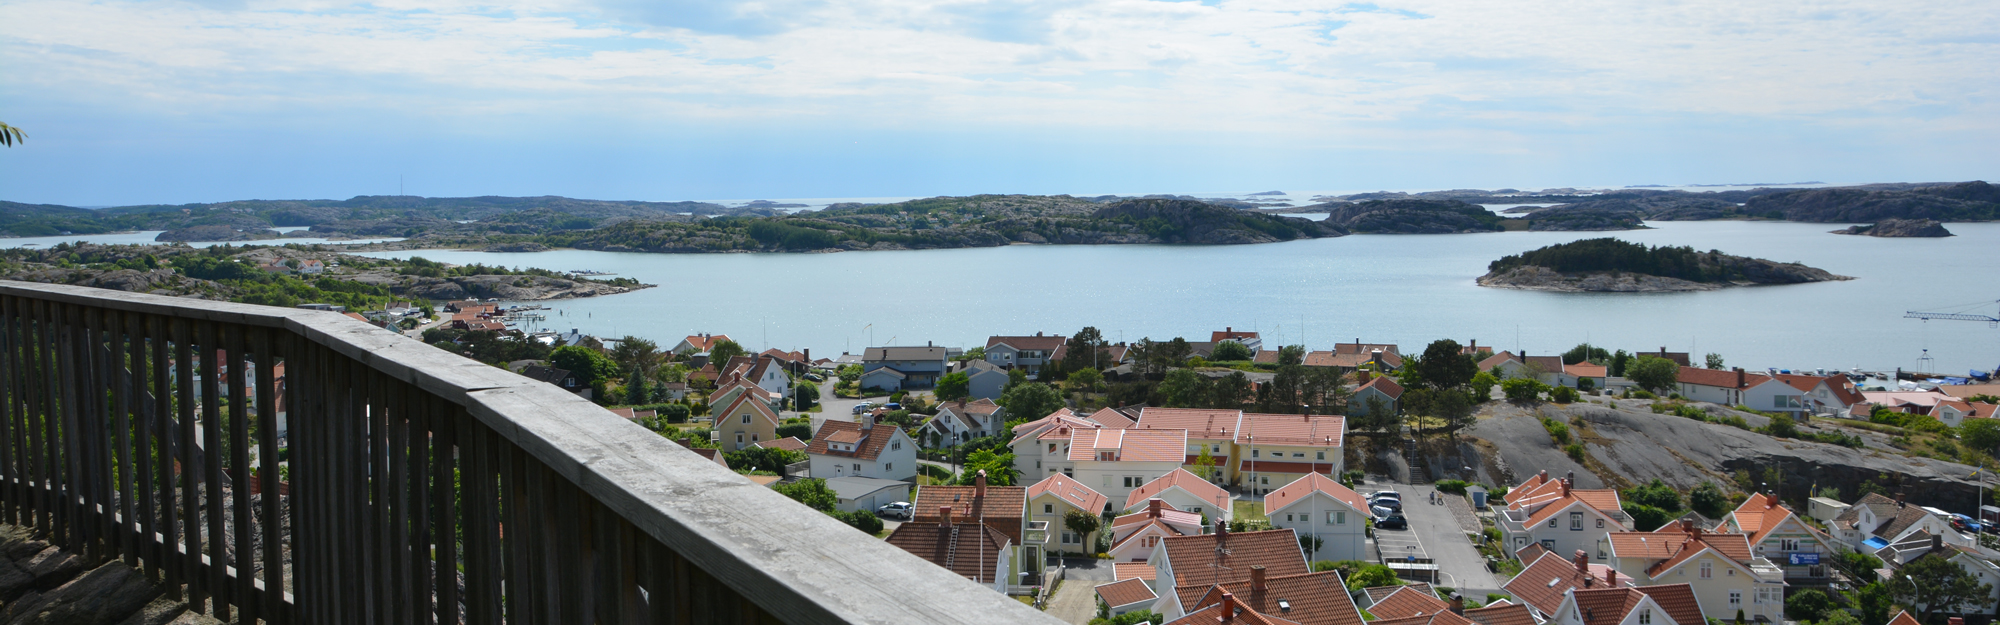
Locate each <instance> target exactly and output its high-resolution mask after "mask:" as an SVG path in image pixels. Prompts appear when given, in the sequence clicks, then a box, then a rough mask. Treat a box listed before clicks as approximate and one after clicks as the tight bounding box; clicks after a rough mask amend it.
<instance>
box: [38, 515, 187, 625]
mask: <svg viewBox="0 0 2000 625" xmlns="http://www.w3.org/2000/svg"><path fill="white" fill-rule="evenodd" d="M42 538H43V537H42V536H38V535H36V534H35V532H34V530H33V529H32V528H26V527H19V526H14V525H0V625H15V624H17V623H19V624H23V625H26V624H30V623H34V624H42V623H48V624H55V623H65V624H70V623H74V624H77V625H220V623H221V621H217V620H215V619H213V618H210V617H208V616H206V615H203V614H199V613H195V612H192V611H189V610H188V606H187V604H186V603H183V602H181V601H179V600H176V599H172V598H169V597H168V596H167V587H166V586H165V585H164V584H161V583H159V582H155V581H153V580H151V579H147V577H146V575H145V574H144V573H142V572H140V571H137V570H134V569H133V568H132V567H130V566H127V565H126V564H125V563H124V562H123V561H120V560H115V559H114V560H111V561H108V562H106V563H104V564H102V565H99V566H97V567H95V568H90V567H88V565H87V563H86V562H85V561H84V559H83V558H82V557H80V556H78V555H77V554H73V553H70V552H67V551H63V550H62V549H60V548H57V547H55V546H53V545H50V544H49V543H48V542H47V541H45V540H43V539H42Z"/></svg>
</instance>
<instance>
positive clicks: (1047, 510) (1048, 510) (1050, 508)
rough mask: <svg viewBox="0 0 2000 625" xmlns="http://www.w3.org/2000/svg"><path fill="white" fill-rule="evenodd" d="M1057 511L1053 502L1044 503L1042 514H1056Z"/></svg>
mask: <svg viewBox="0 0 2000 625" xmlns="http://www.w3.org/2000/svg"><path fill="white" fill-rule="evenodd" d="M1055 513H1056V505H1055V504H1052V503H1045V504H1042V514H1055Z"/></svg>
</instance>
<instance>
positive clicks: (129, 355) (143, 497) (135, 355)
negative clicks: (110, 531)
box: [116, 313, 160, 579]
mask: <svg viewBox="0 0 2000 625" xmlns="http://www.w3.org/2000/svg"><path fill="white" fill-rule="evenodd" d="M124 317H125V349H126V356H125V357H126V363H127V364H126V366H125V367H121V368H120V369H119V371H120V373H121V375H120V376H119V377H120V378H121V382H120V383H119V384H118V386H117V387H116V388H117V389H118V392H119V393H122V394H124V395H125V397H126V400H127V401H129V402H130V412H131V417H132V423H131V424H129V426H130V427H129V428H127V427H124V426H121V427H120V428H119V431H120V432H132V431H133V430H136V433H133V434H132V436H133V439H134V440H133V442H132V443H133V444H132V445H131V446H129V447H126V449H127V450H128V451H127V452H126V455H127V456H130V457H131V458H132V461H131V463H129V464H128V465H127V466H128V468H129V469H130V470H131V471H132V477H133V478H134V479H133V480H132V482H131V483H130V484H129V485H128V487H127V489H126V491H125V497H124V498H125V499H126V500H128V501H130V500H134V499H136V500H137V501H136V502H135V503H134V504H133V509H134V510H136V518H135V512H131V511H128V512H127V513H126V516H125V524H126V526H128V527H131V526H133V525H134V524H136V525H137V531H138V532H139V536H140V537H141V540H139V541H137V542H138V545H137V551H138V553H137V556H138V557H139V558H140V560H141V561H142V562H143V565H144V566H143V568H142V569H141V570H143V571H144V572H145V574H146V578H147V579H159V578H160V555H159V549H158V547H159V542H157V541H155V540H154V539H153V536H154V535H155V532H156V531H157V528H156V527H155V526H154V524H153V521H154V519H155V518H157V516H158V515H157V514H155V513H156V512H157V511H156V510H155V509H154V507H153V491H154V490H155V488H156V486H155V482H154V480H153V478H154V477H155V475H156V474H155V473H154V472H153V436H152V433H153V428H152V427H151V426H152V423H153V422H152V413H153V410H152V403H151V400H152V393H151V392H149V390H148V389H147V388H146V382H147V381H148V380H149V379H151V377H152V376H150V375H147V372H149V371H151V370H152V367H151V364H152V363H150V362H148V361H149V360H150V358H149V356H150V354H149V353H148V352H147V350H146V345H147V344H146V319H145V315H141V314H139V313H131V314H127V315H125V316H124Z"/></svg>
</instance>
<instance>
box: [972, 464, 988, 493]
mask: <svg viewBox="0 0 2000 625" xmlns="http://www.w3.org/2000/svg"><path fill="white" fill-rule="evenodd" d="M972 496H973V497H985V496H986V470H985V469H980V470H979V475H978V476H976V477H974V478H972Z"/></svg>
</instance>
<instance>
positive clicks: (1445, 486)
mask: <svg viewBox="0 0 2000 625" xmlns="http://www.w3.org/2000/svg"><path fill="white" fill-rule="evenodd" d="M1435 486H1437V491H1438V492H1440V493H1451V494H1454V495H1463V494H1465V487H1466V486H1467V484H1466V482H1465V480H1438V481H1437V484H1436V485H1435Z"/></svg>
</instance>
